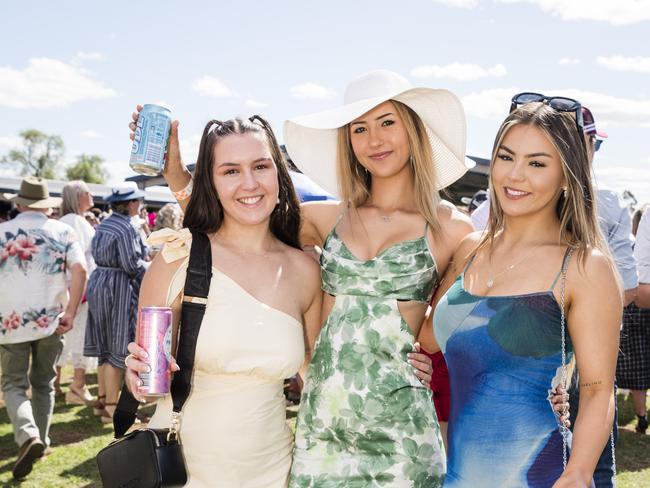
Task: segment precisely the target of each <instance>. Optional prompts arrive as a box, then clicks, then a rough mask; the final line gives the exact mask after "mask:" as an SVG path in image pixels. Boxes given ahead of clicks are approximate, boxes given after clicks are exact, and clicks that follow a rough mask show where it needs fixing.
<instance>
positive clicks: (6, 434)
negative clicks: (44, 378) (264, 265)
mask: <svg viewBox="0 0 650 488" xmlns="http://www.w3.org/2000/svg"><path fill="white" fill-rule="evenodd" d="M90 379H91V380H93V381H94V377H93V376H90ZM65 387H66V384H65V383H64V389H65ZM91 391H92V392H93V393H96V389H95V388H94V385H93V388H91ZM149 410H151V409H149ZM287 414H288V418H289V424H290V425H291V426H292V427H293V424H294V423H295V415H296V408H295V407H291V408H290V409H289V410H288V412H287ZM619 417H620V421H619V424H620V425H621V426H622V428H621V430H620V437H619V444H618V447H617V449H616V458H617V463H618V470H619V476H618V487H619V488H642V487H648V488H650V435H645V436H640V435H638V434H636V433H634V431H633V429H634V422H635V420H634V413H633V410H632V401H631V399H626V398H625V397H623V396H619ZM51 438H52V447H53V452H52V454H50V455H49V456H47V457H46V458H45V459H43V460H41V461H38V462H37V463H36V464H35V465H34V471H32V473H31V474H30V475H29V477H28V478H26V479H25V481H23V482H21V483H19V482H15V481H13V480H12V477H11V469H12V467H13V463H14V461H15V456H16V451H17V447H16V444H15V443H14V440H13V431H12V429H11V424H10V423H9V418H8V417H7V410H6V409H5V408H4V407H2V408H0V486H3V487H4V486H20V487H24V488H50V487H52V488H54V487H100V486H101V482H100V481H99V475H98V473H97V468H96V465H95V455H96V454H97V452H98V451H99V450H100V449H101V448H102V447H103V446H105V445H107V444H108V443H109V442H110V440H111V439H112V426H108V425H102V424H101V423H100V422H99V419H98V418H97V417H94V416H93V415H92V409H91V408H89V407H84V406H79V405H66V404H65V403H64V401H63V398H61V399H58V400H57V403H56V407H55V411H54V422H53V424H52V429H51Z"/></svg>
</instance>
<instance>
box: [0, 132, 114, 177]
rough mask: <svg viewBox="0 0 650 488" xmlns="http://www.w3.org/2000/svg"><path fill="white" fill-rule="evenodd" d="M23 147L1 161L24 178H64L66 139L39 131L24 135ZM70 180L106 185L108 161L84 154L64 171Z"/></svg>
mask: <svg viewBox="0 0 650 488" xmlns="http://www.w3.org/2000/svg"><path fill="white" fill-rule="evenodd" d="M19 135H20V137H21V138H22V142H23V147H22V148H21V149H12V150H10V151H9V154H6V155H5V156H3V157H2V158H1V159H0V162H1V163H2V164H3V165H5V166H12V167H14V168H16V169H17V170H18V171H20V174H21V175H22V176H27V175H32V176H40V177H41V178H47V179H56V178H60V177H61V176H62V175H61V171H60V170H61V168H60V163H61V159H62V158H63V154H64V153H65V145H64V143H63V139H62V138H61V137H60V136H57V135H50V134H45V133H44V132H41V131H39V130H36V129H27V130H24V131H22V132H20V134H19ZM63 175H64V176H65V179H67V180H83V181H85V182H86V183H97V184H102V183H104V182H105V181H106V179H107V178H108V173H107V172H106V170H105V169H104V158H102V157H101V156H98V155H97V154H80V155H79V156H77V161H76V162H75V163H73V164H71V165H70V166H67V167H66V168H64V171H63Z"/></svg>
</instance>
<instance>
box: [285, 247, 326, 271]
mask: <svg viewBox="0 0 650 488" xmlns="http://www.w3.org/2000/svg"><path fill="white" fill-rule="evenodd" d="M286 253H287V258H288V259H289V262H290V263H291V267H292V268H293V271H295V272H296V273H297V274H298V275H300V276H301V277H304V278H318V277H319V276H320V266H319V265H318V263H317V262H316V261H314V258H312V257H311V256H310V255H309V254H307V253H306V252H304V251H301V250H300V249H296V248H294V247H290V246H287V250H286Z"/></svg>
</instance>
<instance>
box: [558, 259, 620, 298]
mask: <svg viewBox="0 0 650 488" xmlns="http://www.w3.org/2000/svg"><path fill="white" fill-rule="evenodd" d="M574 254H575V253H574ZM567 275H568V276H569V277H570V278H571V279H572V281H574V282H575V283H576V284H577V286H576V288H577V289H578V290H587V291H588V292H589V293H593V292H594V291H596V290H597V289H602V288H607V289H608V290H609V289H611V288H610V286H612V285H613V286H618V277H617V276H616V271H615V267H614V264H613V263H612V260H611V258H610V257H609V256H607V255H606V254H605V253H603V252H602V251H600V250H598V249H594V248H590V249H588V250H587V251H586V255H585V259H584V261H583V260H582V259H581V258H578V257H577V256H574V258H573V259H571V262H570V263H569V266H568V270H567Z"/></svg>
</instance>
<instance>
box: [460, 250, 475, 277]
mask: <svg viewBox="0 0 650 488" xmlns="http://www.w3.org/2000/svg"><path fill="white" fill-rule="evenodd" d="M474 258H476V253H474V254H472V255H471V256H470V258H469V259H468V260H467V264H466V265H465V269H463V274H465V273H467V270H468V269H469V267H470V266H471V265H472V263H473V262H474Z"/></svg>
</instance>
